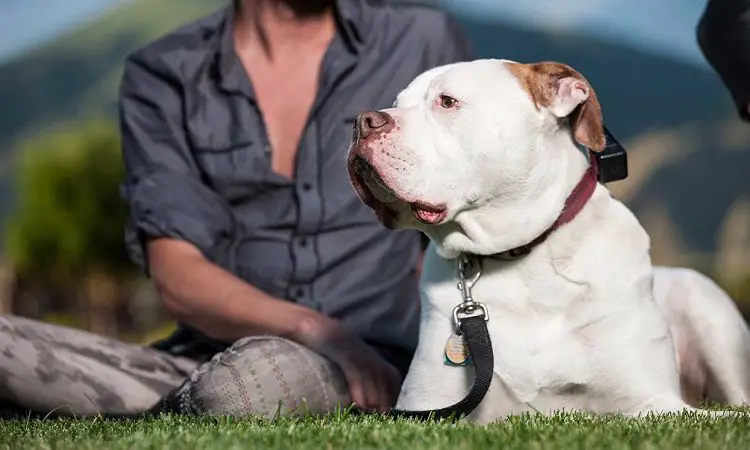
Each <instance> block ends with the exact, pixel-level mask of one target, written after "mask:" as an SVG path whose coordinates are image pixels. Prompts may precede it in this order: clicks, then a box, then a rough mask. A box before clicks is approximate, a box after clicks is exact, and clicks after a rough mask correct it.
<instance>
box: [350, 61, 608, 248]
mask: <svg viewBox="0 0 750 450" xmlns="http://www.w3.org/2000/svg"><path fill="white" fill-rule="evenodd" d="M575 142H577V143H579V144H582V145H584V146H586V147H588V148H590V149H592V150H602V149H603V148H604V145H605V137H604V132H603V128H602V115H601V108H600V106H599V102H598V101H597V98H596V94H595V93H594V90H593V89H592V88H591V86H590V84H589V83H588V81H587V80H586V79H585V78H584V77H583V76H581V75H580V74H579V73H578V72H577V71H575V70H574V69H572V68H571V67H569V66H566V65H564V64H559V63H549V62H545V63H538V64H520V63H515V62H512V61H507V60H477V61H473V62H466V63H457V64H451V65H447V66H442V67H438V68H435V69H432V70H429V71H427V72H425V73H423V74H422V75H420V76H419V77H417V78H416V79H415V80H414V81H412V83H411V84H410V85H409V86H408V87H407V88H406V89H405V90H404V91H402V92H401V93H400V94H399V96H398V98H397V100H396V102H395V104H394V107H393V108H391V109H386V110H382V111H368V112H364V113H362V114H360V115H359V116H358V118H357V121H356V124H355V130H354V135H353V138H352V143H351V147H350V149H349V155H348V168H349V175H350V177H351V180H352V185H353V186H354V188H355V190H356V191H357V194H358V195H359V197H360V199H361V200H362V201H363V202H364V203H365V204H367V205H368V206H370V207H371V208H373V209H374V210H375V211H376V213H377V214H378V217H379V218H380V220H381V221H382V222H383V224H384V225H385V226H386V227H388V228H392V229H398V228H414V229H419V230H422V231H424V232H426V233H427V234H428V235H429V236H430V237H431V238H432V239H433V241H436V243H437V244H438V251H440V249H441V247H443V248H442V250H443V252H442V253H443V254H446V255H447V254H451V253H455V252H459V251H478V252H488V251H494V250H496V251H502V250H506V249H507V248H509V247H506V248H500V247H503V246H507V245H509V244H513V243H515V241H519V242H518V245H521V244H524V243H525V242H522V241H523V240H524V239H525V237H526V235H527V234H529V235H530V236H531V239H533V237H534V236H533V233H537V234H538V233H541V232H542V231H543V229H544V226H545V225H546V226H549V224H550V223H551V221H552V220H554V216H556V215H557V214H558V213H559V211H560V208H561V207H562V204H563V203H564V200H565V197H566V196H567V194H568V193H569V192H570V190H569V189H568V188H569V187H570V186H568V185H569V184H571V183H572V184H573V185H574V184H575V183H576V182H577V181H578V180H577V179H576V177H577V176H579V175H580V173H578V172H580V170H582V167H585V164H586V162H585V158H584V157H583V156H582V155H581V153H580V152H579V151H578V149H577V147H576V146H575ZM568 178H570V179H568ZM566 190H567V192H566ZM535 208H537V209H538V210H539V211H537V212H535V211H534V209H535ZM549 217H552V220H547V219H548V218H549ZM545 220H546V221H547V222H548V223H546V224H545V223H542V222H545ZM490 222H496V224H495V225H494V226H492V225H488V224H489V223H490ZM536 222H539V223H536ZM499 224H505V226H501V225H499ZM498 233H504V235H503V236H504V237H498V238H496V239H490V237H491V236H485V235H488V234H492V235H496V234H498ZM529 240H530V239H529ZM491 241H492V242H491Z"/></svg>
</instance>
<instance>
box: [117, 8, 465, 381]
mask: <svg viewBox="0 0 750 450" xmlns="http://www.w3.org/2000/svg"><path fill="white" fill-rule="evenodd" d="M335 9H336V18H337V24H338V31H337V33H336V36H335V38H334V40H333V41H332V43H331V45H330V47H329V48H328V51H327V53H326V55H325V57H324V60H323V64H322V68H321V78H320V85H319V88H318V92H317V97H316V100H315V102H314V105H313V108H312V111H311V114H310V117H309V120H308V123H307V125H306V127H305V129H304V132H303V135H302V139H301V142H300V145H299V149H298V153H297V159H296V172H295V173H296V175H295V177H294V179H291V180H290V179H287V178H285V177H283V176H280V175H279V174H277V173H275V172H273V171H272V170H271V158H270V156H271V155H270V152H271V148H270V145H269V140H268V135H267V133H266V129H265V127H264V124H263V119H262V116H261V112H260V110H259V108H258V104H257V102H256V100H255V93H254V92H253V86H252V84H251V81H250V79H249V78H248V76H247V74H246V72H245V70H244V68H243V66H242V64H241V62H240V60H239V59H238V57H237V56H236V54H235V52H234V44H233V38H232V23H233V17H234V16H233V11H232V9H231V8H230V9H227V10H225V11H220V12H218V13H216V14H214V15H212V16H210V17H208V18H205V19H202V20H200V21H198V22H196V23H193V24H190V25H188V26H186V27H183V28H181V29H179V30H177V31H175V32H173V33H171V34H169V35H167V36H165V37H163V38H161V39H159V40H158V41H156V42H154V43H152V44H150V45H148V46H146V47H145V48H142V49H140V50H139V51H137V52H135V53H134V54H132V55H130V56H129V57H128V58H127V61H126V64H125V71H124V75H123V79H122V85H121V102H120V108H121V109H120V113H121V128H122V138H123V155H124V159H125V163H126V167H127V174H128V177H127V180H126V182H125V183H124V186H123V192H124V197H125V199H126V200H127V201H128V202H129V204H130V206H131V221H130V223H129V225H128V227H127V230H126V242H127V246H128V250H129V252H130V255H131V257H132V258H133V259H134V261H136V262H137V263H139V264H141V266H142V267H143V268H144V270H147V267H146V266H147V264H146V261H145V258H144V249H143V242H144V238H145V237H146V236H155V237H156V236H167V237H173V238H178V239H182V240H185V241H188V242H190V243H192V244H194V245H195V246H196V247H197V248H199V249H200V250H201V251H202V252H203V254H204V255H205V256H206V257H207V258H208V259H209V260H211V261H213V262H214V263H216V264H218V265H219V266H221V267H223V268H225V269H227V270H229V271H231V272H232V273H234V274H236V275H237V276H239V277H240V278H242V279H243V280H245V281H247V282H248V283H250V284H252V285H254V286H255V287H257V288H259V289H261V290H263V291H265V292H267V293H268V294H270V295H272V296H274V297H277V298H281V299H287V300H289V301H293V302H297V303H299V304H301V305H304V306H307V307H309V308H312V309H315V310H317V311H320V312H323V313H325V314H327V315H329V316H331V317H334V318H337V319H340V320H341V321H342V322H343V324H344V325H345V326H347V327H348V328H350V329H351V330H352V331H353V332H355V333H357V334H358V335H359V336H361V337H362V338H363V339H364V340H365V341H366V342H368V343H370V344H371V345H373V346H374V347H376V348H377V349H379V350H381V351H382V352H383V354H384V355H385V356H386V358H387V359H389V360H391V362H392V363H394V364H396V365H397V366H398V367H400V368H401V369H402V370H405V365H408V361H409V360H410V359H411V355H412V353H413V351H414V347H415V345H416V340H417V333H418V326H419V325H418V322H419V320H418V311H419V300H418V295H419V294H418V290H417V278H416V273H415V267H416V262H417V258H418V255H419V252H420V239H419V236H418V235H417V234H416V232H407V231H402V232H390V231H387V230H386V229H385V228H384V227H383V226H381V224H380V223H379V222H378V221H377V219H376V217H375V214H374V213H373V212H372V211H371V210H370V209H368V208H367V207H365V206H364V205H363V204H362V203H361V202H360V201H359V200H358V199H357V197H356V195H355V193H354V190H353V188H352V187H351V186H350V183H349V178H348V175H347V171H346V167H345V163H346V150H347V147H348V143H349V139H350V137H351V133H352V126H353V123H354V118H355V117H356V115H357V114H358V113H360V112H362V111H365V110H368V109H381V108H387V107H390V106H391V104H392V103H393V101H394V100H395V97H396V95H397V94H398V92H399V91H400V90H401V89H403V88H404V87H406V85H407V84H408V83H409V82H410V81H411V80H412V79H413V78H414V77H415V76H417V75H418V74H419V73H420V72H422V71H424V70H426V69H429V68H431V67H434V66H437V65H441V64H445V63H450V62H455V61H459V60H466V59H471V57H472V54H471V51H470V49H469V45H468V43H467V41H466V39H465V37H464V35H463V34H462V32H461V31H460V28H459V26H458V25H457V22H456V21H455V20H454V19H452V18H451V17H449V16H448V15H446V14H445V13H444V12H441V11H440V10H439V9H436V8H435V7H432V6H430V5H429V4H427V3H426V2H425V3H421V2H415V1H390V2H388V1H366V0H340V1H337V2H336V8H335ZM183 335H184V333H183ZM191 336H192V338H190V339H198V340H200V339H201V337H200V334H199V333H197V332H191ZM190 339H188V340H190Z"/></svg>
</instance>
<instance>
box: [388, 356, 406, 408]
mask: <svg viewBox="0 0 750 450" xmlns="http://www.w3.org/2000/svg"><path fill="white" fill-rule="evenodd" d="M402 383H403V380H402V379H401V372H399V371H398V369H396V368H395V367H393V366H391V365H390V364H389V365H388V388H389V391H388V393H389V396H390V402H389V404H390V407H393V406H395V405H396V400H398V395H399V393H401V384H402Z"/></svg>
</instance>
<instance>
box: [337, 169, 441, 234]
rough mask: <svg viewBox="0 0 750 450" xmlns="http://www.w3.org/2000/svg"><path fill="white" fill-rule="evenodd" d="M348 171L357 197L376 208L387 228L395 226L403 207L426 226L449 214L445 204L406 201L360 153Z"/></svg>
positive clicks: (439, 220)
mask: <svg viewBox="0 0 750 450" xmlns="http://www.w3.org/2000/svg"><path fill="white" fill-rule="evenodd" d="M349 174H350V178H351V181H352V185H353V186H354V190H355V191H356V192H357V195H358V196H359V198H360V199H361V200H362V202H363V203H364V204H365V205H367V206H369V207H370V208H372V209H373V210H374V211H375V213H376V214H377V215H378V219H380V221H381V222H382V223H383V225H385V226H386V227H387V228H390V229H392V228H393V227H394V224H395V222H396V219H397V218H398V215H399V213H400V212H401V211H404V210H408V211H410V212H411V214H412V215H413V216H414V218H415V219H416V220H418V221H419V222H421V223H423V224H425V225H437V224H439V223H441V222H443V221H444V220H445V218H446V217H447V216H448V209H447V208H446V207H445V206H438V205H432V204H430V203H426V202H421V201H408V200H406V199H404V198H402V197H401V196H399V195H398V194H397V193H396V192H395V191H394V190H393V188H391V187H390V186H389V185H388V184H387V183H386V182H385V181H384V180H383V177H382V176H381V175H380V174H379V173H378V171H377V170H376V169H375V168H374V167H373V166H372V164H370V163H369V162H368V161H367V160H366V159H365V158H364V157H362V156H359V155H355V156H354V158H353V159H352V160H351V163H350V166H349ZM404 206H406V207H404Z"/></svg>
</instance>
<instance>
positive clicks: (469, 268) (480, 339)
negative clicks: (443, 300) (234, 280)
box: [388, 255, 495, 420]
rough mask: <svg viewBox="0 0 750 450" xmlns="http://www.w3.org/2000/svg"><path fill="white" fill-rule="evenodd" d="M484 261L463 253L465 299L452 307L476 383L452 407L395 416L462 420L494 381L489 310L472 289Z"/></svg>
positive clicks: (460, 286)
mask: <svg viewBox="0 0 750 450" xmlns="http://www.w3.org/2000/svg"><path fill="white" fill-rule="evenodd" d="M481 273H482V270H481V260H480V259H479V258H478V257H476V256H468V255H462V256H461V257H460V258H459V260H458V275H459V280H460V281H459V282H458V289H459V290H460V291H461V296H462V297H463V301H462V302H461V303H460V304H458V305H457V306H456V307H455V308H453V326H454V330H455V332H456V334H458V335H460V336H463V339H464V342H465V343H466V346H467V347H468V353H469V358H470V359H471V361H472V364H473V366H474V382H473V383H472V385H471V389H469V393H468V394H466V396H465V397H464V398H463V399H462V400H460V401H459V402H458V403H455V404H453V405H450V406H446V407H444V408H440V409H433V410H425V411H405V410H399V409H392V410H391V411H389V412H388V415H389V416H392V417H403V418H412V419H418V420H432V419H435V420H439V419H451V420H460V419H462V418H463V417H465V416H467V415H469V414H471V412H472V411H474V410H475V409H476V408H477V406H479V404H480V403H482V400H483V399H484V397H485V395H487V391H489V389H490V384H491V383H492V376H493V371H494V368H495V357H494V354H493V353H492V340H491V339H490V334H489V331H488V330H487V321H488V320H489V318H490V316H489V310H488V309H487V307H486V306H485V305H484V304H482V303H479V302H476V301H474V298H473V297H472V295H471V289H472V287H474V284H475V283H476V282H477V280H478V279H479V276H480V275H481Z"/></svg>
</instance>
